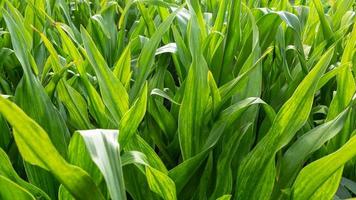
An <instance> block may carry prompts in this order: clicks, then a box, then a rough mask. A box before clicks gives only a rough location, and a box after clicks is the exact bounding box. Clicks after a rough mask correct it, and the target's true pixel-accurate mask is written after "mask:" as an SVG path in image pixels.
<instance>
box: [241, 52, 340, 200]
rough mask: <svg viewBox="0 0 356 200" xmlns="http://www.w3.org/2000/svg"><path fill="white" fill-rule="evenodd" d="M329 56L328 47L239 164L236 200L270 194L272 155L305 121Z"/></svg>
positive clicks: (273, 175)
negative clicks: (259, 139)
mask: <svg viewBox="0 0 356 200" xmlns="http://www.w3.org/2000/svg"><path fill="white" fill-rule="evenodd" d="M332 55H333V48H330V49H329V50H328V51H327V52H326V53H325V54H324V56H323V57H322V58H321V59H320V61H319V62H318V63H317V65H316V66H315V67H314V68H313V69H312V70H311V71H310V72H309V74H308V75H307V76H306V77H305V78H304V80H303V81H302V82H301V83H300V84H299V86H298V88H297V89H296V91H295V92H294V93H293V95H292V97H291V98H290V99H289V100H288V101H287V102H286V103H285V104H284V105H283V106H282V108H281V109H280V111H279V112H278V114H277V116H276V117H275V120H274V122H273V124H272V126H271V128H270V130H269V131H268V133H267V134H266V135H265V136H264V137H263V139H262V140H261V141H260V142H259V143H258V144H257V146H256V147H255V148H254V149H253V150H252V151H251V152H250V153H249V154H248V155H247V157H246V158H245V159H244V161H243V162H242V163H241V166H240V168H239V170H238V174H237V183H236V186H237V188H236V191H237V194H236V196H237V199H268V198H269V196H270V195H271V193H272V189H273V183H274V177H275V173H276V171H275V163H274V162H275V161H274V157H275V154H276V152H277V151H278V150H279V149H281V148H282V147H283V146H285V145H286V144H288V143H289V141H290V140H291V139H292V138H293V136H294V135H295V133H296V132H297V131H298V130H299V129H300V128H301V127H302V126H303V125H304V123H305V122H306V120H307V119H308V117H309V113H310V110H311V107H312V103H313V98H314V93H315V90H316V87H317V83H318V81H319V79H320V78H321V76H322V75H323V73H324V71H325V69H326V68H327V66H328V65H329V62H330V60H331V58H332ZM256 190H258V191H260V192H256Z"/></svg>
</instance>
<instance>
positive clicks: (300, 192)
mask: <svg viewBox="0 0 356 200" xmlns="http://www.w3.org/2000/svg"><path fill="white" fill-rule="evenodd" d="M355 134H356V131H354V132H353V133H352V135H355ZM355 146H356V136H354V137H352V138H351V139H350V140H349V141H348V142H347V143H346V144H345V145H343V146H342V147H341V148H340V149H339V150H337V151H336V152H334V153H332V154H329V155H327V156H325V157H323V158H321V159H319V160H317V161H314V162H312V163H311V164H309V165H307V166H306V167H305V168H303V170H302V171H301V172H300V174H299V175H298V177H297V180H296V181H295V183H294V185H293V199H294V200H304V199H309V198H310V197H311V196H312V195H313V194H314V192H316V191H317V190H318V188H319V187H321V186H322V185H323V183H324V182H325V181H326V180H328V179H329V178H330V177H331V176H332V175H333V174H334V173H335V172H336V171H338V169H340V168H341V167H343V166H344V164H345V163H346V162H347V161H349V160H350V159H352V158H353V157H354V156H356V148H355Z"/></svg>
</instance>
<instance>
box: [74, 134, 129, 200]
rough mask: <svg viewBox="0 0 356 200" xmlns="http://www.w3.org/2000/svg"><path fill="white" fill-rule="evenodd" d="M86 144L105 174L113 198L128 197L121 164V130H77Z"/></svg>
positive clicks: (122, 199)
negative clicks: (119, 140)
mask: <svg viewBox="0 0 356 200" xmlns="http://www.w3.org/2000/svg"><path fill="white" fill-rule="evenodd" d="M77 133H79V134H80V135H81V136H82V137H83V139H84V141H85V144H86V147H87V149H88V152H89V153H90V156H91V158H92V160H93V161H94V163H95V164H96V165H97V166H98V168H99V169H100V171H101V173H102V174H103V176H104V179H105V181H106V185H107V187H108V189H109V193H110V196H111V198H112V199H115V200H124V199H126V192H125V183H124V177H123V172H122V166H121V158H120V146H119V143H118V142H117V141H118V136H119V131H117V130H104V129H93V130H85V131H77Z"/></svg>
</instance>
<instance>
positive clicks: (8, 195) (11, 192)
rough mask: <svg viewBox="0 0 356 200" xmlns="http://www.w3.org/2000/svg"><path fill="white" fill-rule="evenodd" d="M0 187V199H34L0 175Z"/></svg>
mask: <svg viewBox="0 0 356 200" xmlns="http://www.w3.org/2000/svg"><path fill="white" fill-rule="evenodd" d="M0 185H1V190H0V198H1V199H4V200H10V199H13V198H14V197H16V198H18V199H23V200H35V197H34V196H33V195H32V194H31V193H29V192H28V191H26V190H25V189H24V188H22V187H20V186H19V185H17V184H16V183H14V182H13V181H11V180H10V179H8V178H6V177H4V176H2V175H0Z"/></svg>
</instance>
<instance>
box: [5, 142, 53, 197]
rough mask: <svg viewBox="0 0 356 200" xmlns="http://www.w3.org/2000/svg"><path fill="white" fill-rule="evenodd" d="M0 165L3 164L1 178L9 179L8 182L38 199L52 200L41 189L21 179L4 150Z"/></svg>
mask: <svg viewBox="0 0 356 200" xmlns="http://www.w3.org/2000/svg"><path fill="white" fill-rule="evenodd" d="M0 163H1V166H0V176H2V177H3V178H7V179H9V180H8V181H12V182H13V183H14V184H17V185H18V186H19V187H22V188H23V189H24V190H26V191H28V192H30V193H31V194H32V195H33V196H34V197H36V198H41V199H47V200H49V199H50V198H49V196H48V195H47V194H46V193H45V192H43V191H42V190H41V189H39V188H37V187H36V186H34V185H32V184H30V183H28V182H26V181H24V180H23V179H21V177H20V176H19V175H18V174H17V173H16V171H15V169H14V168H13V167H12V165H11V162H10V159H9V157H8V156H7V155H6V153H5V152H4V151H3V150H2V149H0ZM4 181H5V180H4ZM3 190H5V189H3ZM9 192H10V193H11V190H9ZM4 199H5V198H4Z"/></svg>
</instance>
